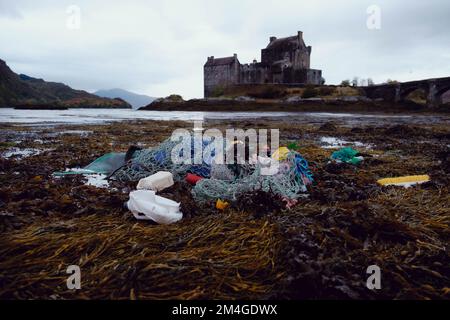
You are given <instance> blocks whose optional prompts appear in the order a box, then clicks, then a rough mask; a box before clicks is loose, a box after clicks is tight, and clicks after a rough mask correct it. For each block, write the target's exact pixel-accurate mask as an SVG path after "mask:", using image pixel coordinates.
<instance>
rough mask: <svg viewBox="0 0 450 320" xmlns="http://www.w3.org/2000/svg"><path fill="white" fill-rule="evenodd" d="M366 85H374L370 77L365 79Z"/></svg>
mask: <svg viewBox="0 0 450 320" xmlns="http://www.w3.org/2000/svg"><path fill="white" fill-rule="evenodd" d="M367 85H368V86H373V85H375V83H374V82H373V80H372V78H368V79H367Z"/></svg>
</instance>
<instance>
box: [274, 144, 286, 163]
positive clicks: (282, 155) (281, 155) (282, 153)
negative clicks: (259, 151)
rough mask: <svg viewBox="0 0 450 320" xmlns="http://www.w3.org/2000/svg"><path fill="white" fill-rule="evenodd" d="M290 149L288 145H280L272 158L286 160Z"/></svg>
mask: <svg viewBox="0 0 450 320" xmlns="http://www.w3.org/2000/svg"><path fill="white" fill-rule="evenodd" d="M288 153H289V149H288V148H286V147H279V148H278V149H277V150H276V151H275V152H274V153H273V154H272V158H273V159H275V160H278V161H283V160H286V158H287V155H288Z"/></svg>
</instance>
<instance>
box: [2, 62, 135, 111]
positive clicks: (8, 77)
mask: <svg viewBox="0 0 450 320" xmlns="http://www.w3.org/2000/svg"><path fill="white" fill-rule="evenodd" d="M44 104H45V105H58V106H60V107H67V108H131V105H130V104H128V103H127V102H125V101H123V100H122V99H108V98H102V97H99V96H96V95H94V94H91V93H88V92H86V91H83V90H75V89H72V88H71V87H69V86H67V85H65V84H63V83H58V82H47V81H44V80H43V79H37V78H33V77H30V76H27V75H24V74H21V75H18V74H16V73H14V72H13V71H12V70H11V69H10V68H9V67H8V65H7V64H6V63H5V61H3V60H1V59H0V107H14V106H17V105H21V106H23V105H30V106H33V105H44Z"/></svg>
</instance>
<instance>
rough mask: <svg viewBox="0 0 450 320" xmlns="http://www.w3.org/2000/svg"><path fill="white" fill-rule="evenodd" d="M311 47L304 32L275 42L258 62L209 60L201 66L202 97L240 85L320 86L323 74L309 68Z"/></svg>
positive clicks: (235, 59) (274, 39)
mask: <svg viewBox="0 0 450 320" xmlns="http://www.w3.org/2000/svg"><path fill="white" fill-rule="evenodd" d="M311 50H312V48H311V46H306V44H305V42H304V40H303V32H301V31H299V32H298V33H297V35H296V36H292V37H286V38H280V39H277V38H276V37H270V42H269V44H268V45H267V47H266V48H265V49H262V50H261V62H257V61H256V60H254V61H253V62H252V63H249V64H241V63H240V62H239V60H238V58H237V54H234V55H233V56H232V57H225V58H214V57H208V60H207V62H206V64H205V65H204V67H203V72H204V95H205V97H211V96H214V95H215V94H216V92H218V91H220V90H221V89H223V88H226V87H229V86H233V85H239V84H262V83H279V84H321V83H322V81H323V80H322V71H321V70H316V69H311V68H310V59H311Z"/></svg>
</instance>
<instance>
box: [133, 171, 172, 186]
mask: <svg viewBox="0 0 450 320" xmlns="http://www.w3.org/2000/svg"><path fill="white" fill-rule="evenodd" d="M170 186H173V175H172V173H170V172H167V171H158V172H157V173H155V174H152V175H151V176H149V177H147V178H143V179H141V180H139V183H138V185H137V187H136V189H138V190H153V191H161V190H164V189H166V188H168V187H170Z"/></svg>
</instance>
